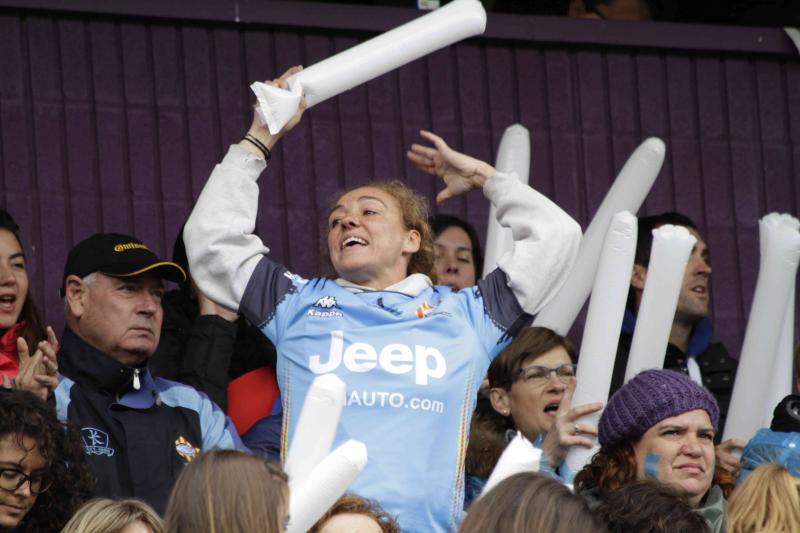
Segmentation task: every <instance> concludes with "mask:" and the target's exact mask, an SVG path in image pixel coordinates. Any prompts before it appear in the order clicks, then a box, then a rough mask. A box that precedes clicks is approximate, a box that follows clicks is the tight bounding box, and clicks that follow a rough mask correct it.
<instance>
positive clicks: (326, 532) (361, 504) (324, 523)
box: [308, 494, 400, 533]
mask: <svg viewBox="0 0 800 533" xmlns="http://www.w3.org/2000/svg"><path fill="white" fill-rule="evenodd" d="M308 533H400V526H399V525H398V524H397V521H396V520H395V519H394V517H393V516H392V515H390V514H389V513H387V512H386V511H384V510H383V509H381V507H380V505H378V503H377V502H374V501H372V500H367V499H366V498H362V497H361V496H356V495H354V494H345V495H344V496H342V497H341V498H339V499H338V500H337V501H336V503H334V504H333V507H331V508H330V509H329V510H328V512H327V513H325V514H324V515H323V516H322V518H320V519H319V520H318V521H317V523H316V524H314V526H313V527H312V528H311V529H309V530H308Z"/></svg>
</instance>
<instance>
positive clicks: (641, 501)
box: [595, 479, 710, 533]
mask: <svg viewBox="0 0 800 533" xmlns="http://www.w3.org/2000/svg"><path fill="white" fill-rule="evenodd" d="M595 513H596V514H597V516H599V517H600V519H601V520H603V522H605V523H606V525H607V526H608V529H609V531H610V532H611V533H628V532H631V531H635V532H636V533H707V532H709V531H710V529H709V526H708V523H707V522H706V521H705V519H704V518H703V517H702V516H700V515H699V514H697V513H696V512H695V511H694V509H693V508H692V506H691V505H689V502H687V501H686V498H684V497H683V496H681V495H680V494H678V492H677V491H675V489H674V488H672V487H670V486H668V485H665V484H664V483H660V482H658V481H655V480H652V479H643V480H639V481H633V482H631V483H628V484H627V485H623V486H622V487H620V488H619V489H617V490H615V491H613V492H610V493H609V494H608V495H607V496H606V497H605V499H604V500H603V502H602V503H601V504H600V506H599V507H598V508H597V509H595Z"/></svg>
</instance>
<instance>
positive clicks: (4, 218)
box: [0, 209, 47, 353]
mask: <svg viewBox="0 0 800 533" xmlns="http://www.w3.org/2000/svg"><path fill="white" fill-rule="evenodd" d="M0 230H6V231H9V232H11V234H13V235H14V238H15V239H17V243H18V244H19V247H20V249H21V250H22V253H23V255H24V254H25V247H24V246H22V239H20V238H19V225H18V224H17V223H16V222H15V221H14V217H12V216H11V214H10V213H9V212H8V211H6V210H5V209H0ZM22 321H25V326H24V327H23V328H22V329H21V330H20V332H19V336H20V337H22V338H23V339H25V342H27V343H28V348H29V349H30V351H31V353H34V352H35V351H36V346H37V345H38V344H39V341H43V340H45V339H47V332H46V331H45V326H44V322H43V321H42V318H41V316H39V310H38V309H37V308H36V304H35V303H34V302H33V297H32V296H31V288H30V280H29V282H28V293H27V294H26V295H25V303H24V304H23V305H22V310H21V311H20V313H19V318H18V319H17V323H19V322H22Z"/></svg>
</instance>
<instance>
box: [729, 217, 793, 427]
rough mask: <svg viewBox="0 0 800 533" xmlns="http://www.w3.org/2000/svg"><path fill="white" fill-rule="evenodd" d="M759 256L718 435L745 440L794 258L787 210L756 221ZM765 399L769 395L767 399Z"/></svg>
mask: <svg viewBox="0 0 800 533" xmlns="http://www.w3.org/2000/svg"><path fill="white" fill-rule="evenodd" d="M759 233H760V236H761V239H762V240H763V241H764V243H765V244H763V245H761V250H762V253H763V257H762V259H761V263H760V266H759V269H758V280H757V281H756V290H755V293H754V294H753V304H752V306H751V307H750V317H749V318H748V320H747V328H746V329H745V333H744V341H743V342H742V353H741V355H740V357H739V368H738V369H737V371H736V382H735V383H734V386H733V394H732V396H731V403H730V407H729V408H728V419H727V422H726V424H725V432H724V433H723V439H725V440H727V439H729V438H734V437H735V438H740V439H743V440H745V441H746V440H748V439H750V437H752V436H753V435H754V434H755V433H756V431H757V430H758V429H759V428H760V427H761V424H762V422H763V421H764V412H765V410H766V407H765V403H766V401H767V395H766V394H765V391H766V390H767V387H769V386H770V385H771V383H770V380H771V378H772V372H773V365H774V362H775V355H776V353H777V351H778V347H779V345H780V335H781V329H782V328H783V326H784V323H785V314H786V309H787V305H788V302H789V289H790V288H791V286H792V283H793V280H794V278H795V276H796V275H797V264H798V260H800V233H798V231H797V225H796V224H795V222H794V221H793V220H792V217H790V216H788V215H779V214H777V213H770V214H769V215H766V216H765V217H764V218H762V219H761V220H760V221H759ZM769 400H770V401H771V397H770V398H769Z"/></svg>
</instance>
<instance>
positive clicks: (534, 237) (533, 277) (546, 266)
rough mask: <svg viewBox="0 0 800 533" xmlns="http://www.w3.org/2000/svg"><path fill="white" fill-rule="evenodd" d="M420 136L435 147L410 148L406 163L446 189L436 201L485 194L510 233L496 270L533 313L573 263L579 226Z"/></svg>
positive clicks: (511, 180) (487, 169)
mask: <svg viewBox="0 0 800 533" xmlns="http://www.w3.org/2000/svg"><path fill="white" fill-rule="evenodd" d="M420 134H421V135H422V137H423V138H425V139H426V140H428V141H429V142H430V143H431V144H432V145H433V146H432V147H431V146H423V145H419V144H414V145H412V147H411V150H409V152H408V157H409V159H411V161H413V162H414V163H415V164H416V165H417V167H419V168H420V169H421V170H423V171H425V172H427V173H429V174H432V175H434V176H439V177H441V178H442V179H443V180H444V182H445V184H446V185H447V187H446V188H445V189H444V190H442V191H441V192H440V193H439V195H438V196H437V198H436V201H437V202H439V203H441V202H443V201H445V200H447V199H448V198H451V197H454V196H458V195H459V194H463V193H465V192H468V191H470V190H472V189H483V194H484V196H486V198H487V199H489V201H491V202H492V203H493V204H494V205H495V206H496V207H497V219H498V221H499V222H500V224H501V225H503V226H505V227H509V228H511V232H512V234H513V237H514V249H513V251H512V252H509V253H507V254H505V255H504V256H503V257H501V258H500V260H499V261H498V267H499V268H500V270H502V271H503V272H504V273H505V275H506V277H507V283H508V287H510V288H511V290H512V291H513V293H514V296H515V297H516V299H517V301H518V302H519V304H520V306H521V307H522V309H523V310H524V311H525V312H527V313H529V314H535V313H537V312H538V311H539V310H540V309H541V308H542V307H543V306H544V304H546V303H547V302H548V301H550V299H551V298H552V297H553V296H554V295H555V294H556V293H557V292H558V289H559V288H560V287H561V285H563V284H564V281H565V280H566V277H567V274H569V271H570V270H571V269H572V266H573V265H574V263H575V258H576V257H577V254H578V247H579V246H580V241H581V228H580V226H579V225H578V223H577V222H575V221H574V220H573V219H572V217H570V216H569V215H568V214H566V213H565V212H564V211H563V210H562V209H561V208H560V207H558V206H557V205H556V204H555V203H553V202H552V201H550V200H549V199H548V198H547V197H545V196H544V195H542V194H540V193H539V192H537V191H535V190H534V189H532V188H531V187H528V186H527V185H524V184H522V183H520V181H519V180H518V179H517V178H516V177H515V176H513V175H508V174H503V173H500V172H497V171H496V170H495V169H494V167H492V166H491V165H489V164H488V163H485V162H483V161H480V160H478V159H475V158H473V157H470V156H467V155H465V154H462V153H459V152H456V151H455V150H453V149H452V148H450V147H449V146H447V144H446V143H445V142H444V140H442V138H441V137H438V136H437V135H434V134H433V133H430V132H427V131H422V132H420ZM490 276H491V274H490Z"/></svg>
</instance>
